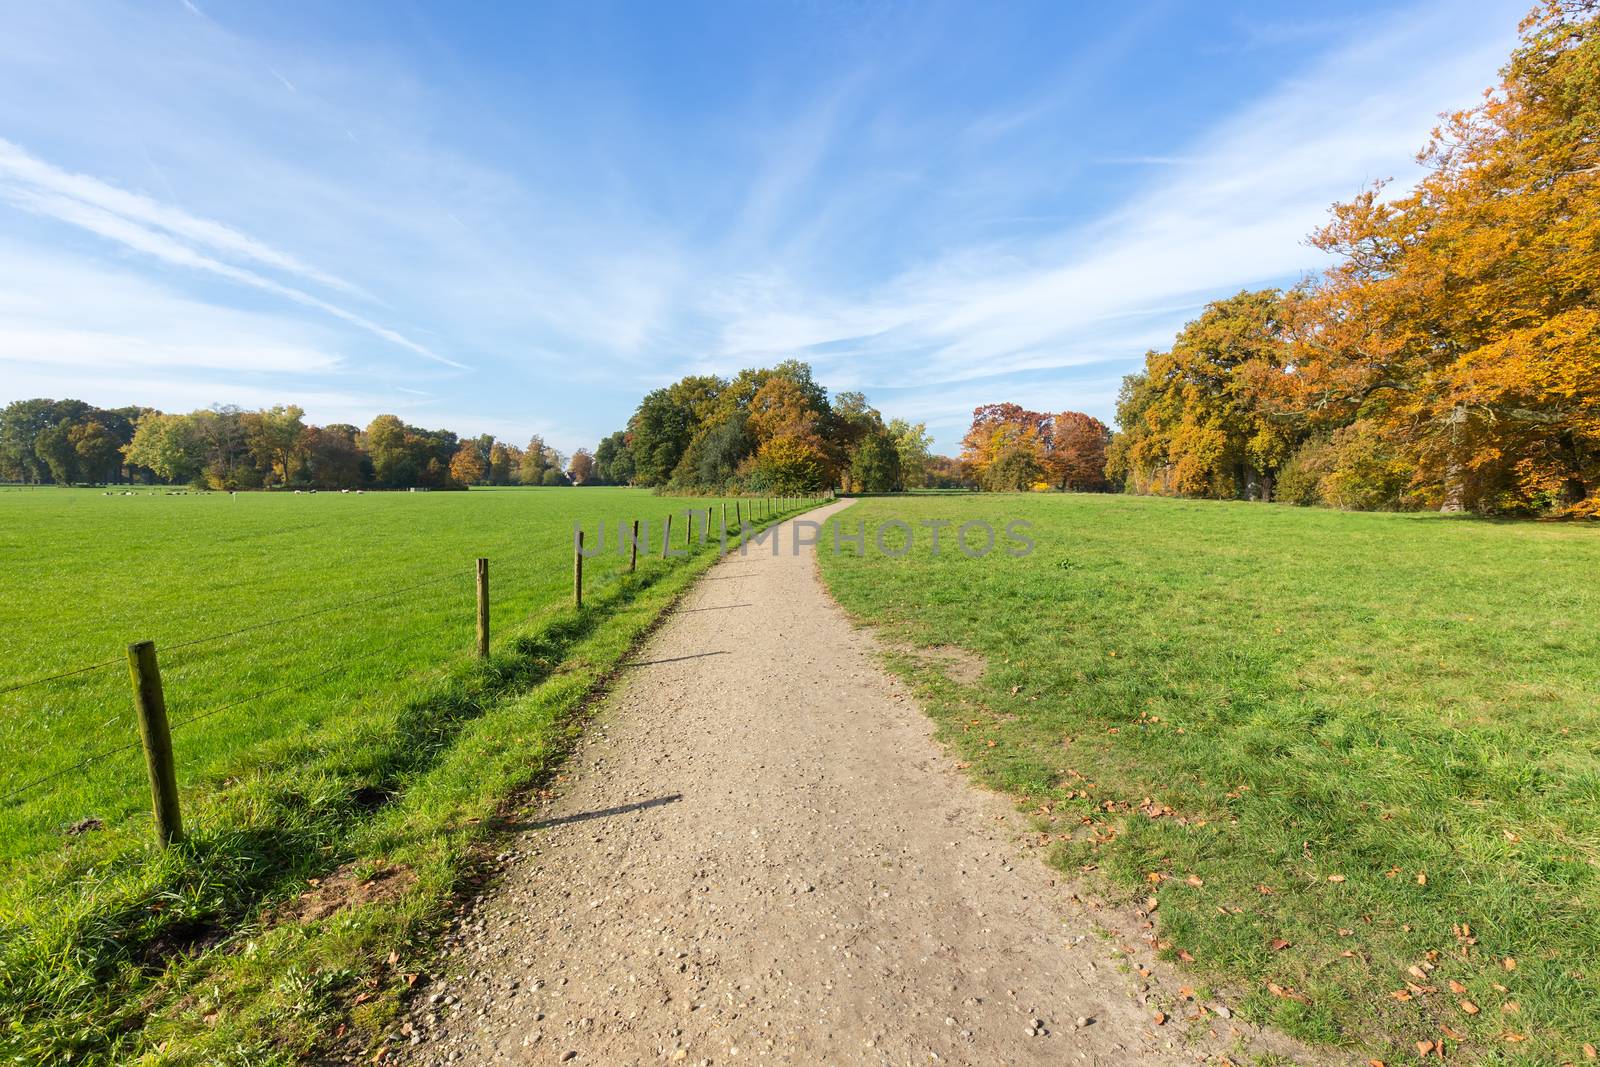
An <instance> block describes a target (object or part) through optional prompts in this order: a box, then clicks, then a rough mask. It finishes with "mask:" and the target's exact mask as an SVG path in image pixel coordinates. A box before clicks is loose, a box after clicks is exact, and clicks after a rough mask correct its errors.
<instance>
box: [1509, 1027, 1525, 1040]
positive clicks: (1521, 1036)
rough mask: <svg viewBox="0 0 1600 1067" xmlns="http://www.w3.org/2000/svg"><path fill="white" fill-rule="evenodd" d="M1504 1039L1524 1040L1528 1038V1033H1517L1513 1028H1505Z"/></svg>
mask: <svg viewBox="0 0 1600 1067" xmlns="http://www.w3.org/2000/svg"><path fill="white" fill-rule="evenodd" d="M1506 1040H1507V1041H1526V1040H1528V1035H1527V1034H1519V1033H1517V1032H1516V1031H1515V1030H1507V1031H1506Z"/></svg>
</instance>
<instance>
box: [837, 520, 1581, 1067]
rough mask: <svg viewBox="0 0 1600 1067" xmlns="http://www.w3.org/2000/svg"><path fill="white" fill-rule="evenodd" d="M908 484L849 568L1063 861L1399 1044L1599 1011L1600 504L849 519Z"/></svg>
mask: <svg viewBox="0 0 1600 1067" xmlns="http://www.w3.org/2000/svg"><path fill="white" fill-rule="evenodd" d="M891 518H897V519H901V520H904V521H906V522H909V523H910V524H912V526H913V527H914V528H915V529H916V534H917V544H916V547H915V550H914V551H913V552H912V553H911V554H910V555H908V556H907V557H906V558H904V559H893V558H889V557H887V556H884V555H881V554H879V553H877V552H870V553H869V554H867V555H866V556H864V557H857V556H856V555H855V554H854V553H853V552H852V550H851V548H850V546H849V544H848V542H843V544H844V553H843V554H841V555H837V556H836V555H834V554H832V552H831V551H824V552H823V554H822V569H823V573H824V575H825V576H826V578H827V579H828V581H829V583H830V584H831V586H832V588H833V590H834V592H835V593H836V595H837V596H838V598H839V599H840V600H841V602H842V603H843V604H844V605H845V606H846V607H847V608H848V609H849V610H851V611H852V612H853V613H854V614H856V615H857V616H858V617H860V618H862V619H865V620H868V621H870V622H872V623H875V624H877V625H878V626H880V627H881V628H882V629H883V630H884V632H885V633H886V635H887V636H888V637H890V638H891V639H893V640H894V641H895V642H897V643H898V644H899V645H901V646H902V647H905V648H907V649H910V650H911V651H907V652H904V653H899V654H894V655H891V657H890V658H891V662H892V664H893V665H894V666H895V667H896V669H898V670H900V671H902V672H903V673H905V674H906V675H907V676H908V677H909V678H911V679H912V680H913V681H914V682H915V683H916V684H917V685H918V687H919V689H920V691H921V692H922V694H923V696H924V697H925V698H926V700H927V702H928V704H929V706H930V708H931V710H932V713H933V715H934V716H935V718H936V720H937V724H938V730H939V733H940V735H941V737H942V738H943V739H944V740H945V741H946V742H948V743H949V744H951V745H952V746H954V748H955V749H956V750H957V751H958V752H960V753H961V755H962V758H963V759H965V760H968V761H970V763H971V771H972V773H973V774H975V775H977V776H978V777H979V778H980V779H981V780H982V781H984V782H985V783H987V784H989V785H991V786H994V787H997V788H1000V789H1002V790H1006V791H1009V792H1011V793H1013V794H1015V795H1016V796H1017V797H1018V800H1019V803H1020V804H1021V805H1023V806H1024V807H1025V808H1026V809H1027V810H1029V811H1033V812H1036V813H1038V815H1037V818H1038V822H1039V825H1040V828H1041V831H1042V832H1043V833H1044V834H1047V835H1049V839H1050V841H1051V842H1052V844H1051V846H1050V849H1051V851H1050V855H1051V858H1052V860H1053V862H1055V863H1057V864H1058V865H1059V866H1061V867H1062V868H1063V869H1064V870H1068V871H1074V872H1076V871H1080V870H1081V871H1085V872H1088V876H1089V877H1091V878H1096V879H1103V880H1106V881H1105V883H1104V884H1106V885H1108V886H1109V887H1112V888H1114V890H1115V891H1118V892H1120V893H1121V894H1123V895H1124V896H1125V898H1126V899H1129V900H1138V901H1143V900H1144V899H1145V898H1146V897H1148V896H1155V897H1157V899H1158V901H1159V907H1158V909H1157V910H1156V912H1155V913H1154V919H1155V921H1156V924H1157V935H1156V936H1157V938H1158V942H1159V944H1158V947H1159V948H1160V949H1161V950H1162V951H1163V952H1164V953H1165V954H1166V955H1167V956H1169V957H1176V958H1179V959H1181V960H1183V961H1184V965H1185V966H1186V967H1189V968H1190V969H1191V971H1192V972H1193V973H1194V974H1195V976H1196V979H1197V982H1206V983H1215V984H1217V985H1218V986H1220V987H1224V988H1231V989H1232V990H1233V991H1234V993H1235V995H1236V996H1238V997H1241V998H1242V1000H1241V1001H1239V1003H1240V1010H1242V1012H1243V1013H1244V1014H1245V1015H1247V1016H1249V1017H1252V1018H1255V1019H1258V1020H1262V1021H1265V1022H1270V1023H1273V1024H1276V1025H1278V1026H1280V1027H1282V1028H1284V1029H1285V1030H1287V1031H1289V1032H1291V1033H1293V1034H1296V1035H1298V1036H1301V1037H1304V1038H1308V1039H1310V1040H1313V1041H1318V1042H1328V1043H1335V1044H1340V1045H1344V1046H1347V1047H1352V1048H1358V1049H1361V1050H1363V1051H1364V1052H1366V1053H1367V1054H1368V1055H1378V1056H1387V1057H1390V1058H1391V1062H1393V1058H1395V1057H1397V1056H1402V1055H1403V1056H1407V1057H1409V1056H1412V1055H1415V1051H1414V1049H1413V1048H1412V1042H1414V1041H1417V1040H1438V1039H1440V1038H1441V1037H1442V1036H1443V1037H1444V1039H1445V1042H1446V1046H1447V1048H1448V1049H1449V1050H1450V1054H1451V1056H1452V1057H1454V1058H1460V1059H1464V1060H1468V1061H1472V1060H1476V1061H1481V1062H1504V1063H1519V1064H1520V1063H1527V1064H1533V1063H1558V1062H1583V1061H1584V1059H1585V1052H1584V1050H1583V1045H1584V1043H1586V1042H1592V1043H1595V1044H1600V1007H1597V1006H1600V530H1597V529H1595V528H1593V526H1592V525H1591V526H1584V527H1580V526H1575V525H1533V524H1509V523H1488V522H1480V521H1474V520H1458V519H1445V518H1440V517H1438V516H1431V515H1357V514H1341V513H1337V512H1331V511H1321V510H1300V509H1294V508H1287V507H1281V508H1280V507H1266V506H1261V505H1251V504H1228V503H1213V502H1184V501H1172V500H1160V499H1139V498H1127V497H1097V496H1046V497H1041V496H985V497H981V498H949V499H926V498H909V497H908V498H901V499H874V500H866V501H861V502H859V503H857V504H855V505H854V506H853V507H851V508H850V509H849V510H848V511H846V512H845V513H844V514H843V516H841V518H840V519H839V520H836V521H840V522H844V523H846V524H847V526H848V527H849V528H852V529H853V527H854V524H855V523H856V522H857V521H858V520H863V519H864V520H866V522H867V528H868V530H869V538H870V537H871V533H870V531H872V530H874V529H875V528H876V526H877V524H879V523H880V522H883V521H886V520H888V519H891ZM935 518H942V519H950V520H954V521H955V522H956V523H960V522H965V521H970V520H976V519H982V520H986V521H988V522H990V523H993V524H994V525H995V526H996V527H1003V525H1004V524H1005V523H1006V522H1008V521H1010V520H1012V519H1023V520H1027V521H1029V522H1031V523H1032V524H1033V528H1032V531H1031V536H1032V537H1033V538H1034V540H1035V541H1036V543H1037V547H1036V548H1035V550H1034V551H1033V553H1032V554H1031V555H1029V556H1027V557H1026V558H1021V559H1017V558H1010V557H1008V556H1006V555H1004V554H1003V553H1002V552H998V551H997V552H996V553H994V554H993V555H991V556H989V557H987V558H985V559H981V560H977V559H969V558H966V557H965V556H963V555H961V554H960V553H959V552H953V551H950V550H949V547H948V546H949V543H950V541H949V538H950V537H951V535H952V532H953V530H954V527H952V528H951V529H950V530H947V531H946V532H945V535H944V536H945V550H944V551H943V552H942V554H941V555H940V556H939V557H938V558H934V557H933V556H932V554H931V552H930V551H929V532H928V531H927V530H926V529H925V528H922V527H921V526H920V525H919V523H920V522H921V521H922V520H926V519H935ZM896 536H897V533H896V532H895V531H894V530H892V529H891V530H890V531H889V532H888V538H889V543H890V544H891V547H892V545H893V544H894V538H895V537H896ZM824 543H825V544H826V541H825V542H824ZM974 543H975V544H976V543H978V540H977V539H976V538H975V540H974ZM869 544H870V541H869ZM939 645H956V646H961V647H964V648H966V649H968V650H971V651H972V652H975V653H977V654H978V655H980V656H981V657H982V658H983V659H984V661H986V663H987V671H986V673H985V674H984V675H983V677H982V678H981V680H977V681H972V682H967V683H963V682H958V681H955V680H952V678H951V677H950V674H951V673H954V672H946V671H945V670H943V669H941V668H940V666H939V663H940V657H938V656H930V655H927V654H919V653H918V652H917V651H915V650H916V649H919V648H927V647H930V646H939ZM1190 879H1196V880H1198V883H1199V884H1195V883H1193V882H1191V881H1190ZM1280 942H1287V943H1288V944H1287V945H1286V946H1284V945H1281V944H1280ZM1507 959H1510V960H1513V961H1514V969H1508V965H1507V964H1506V963H1505V961H1506V960H1507ZM1413 967H1415V968H1417V969H1418V970H1417V971H1416V972H1412V971H1410V968H1413ZM1418 973H1420V974H1422V975H1423V977H1420V978H1419V977H1418ZM1268 983H1271V986H1269V985H1268ZM1408 983H1409V985H1408ZM1452 983H1456V986H1455V987H1453V986H1452ZM1271 987H1276V989H1277V990H1278V992H1275V991H1274V990H1273V988H1271ZM1411 987H1415V988H1411ZM1457 987H1459V988H1461V989H1463V990H1464V991H1463V992H1455V991H1453V989H1454V988H1457ZM1401 991H1404V992H1405V993H1406V994H1407V996H1408V997H1409V999H1397V998H1395V997H1394V996H1392V994H1394V993H1396V992H1401ZM1462 1001H1469V1002H1471V1003H1472V1004H1473V1005H1474V1006H1476V1007H1478V1008H1479V1009H1480V1010H1479V1011H1478V1012H1477V1013H1476V1014H1472V1013H1469V1012H1468V1011H1467V1010H1465V1009H1463V1008H1462V1007H1461V1002H1462ZM1444 1027H1448V1028H1449V1029H1450V1030H1451V1031H1453V1032H1455V1033H1457V1034H1459V1035H1461V1038H1460V1039H1459V1040H1458V1039H1456V1038H1451V1037H1448V1036H1446V1035H1445V1031H1444V1029H1443V1028H1444ZM1518 1038H1521V1039H1522V1040H1518Z"/></svg>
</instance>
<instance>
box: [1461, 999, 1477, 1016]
mask: <svg viewBox="0 0 1600 1067" xmlns="http://www.w3.org/2000/svg"><path fill="white" fill-rule="evenodd" d="M1461 1010H1462V1011H1464V1012H1466V1013H1467V1014H1468V1015H1476V1014H1478V1006H1477V1005H1476V1004H1474V1003H1472V1001H1470V1000H1463V1001H1462V1002H1461Z"/></svg>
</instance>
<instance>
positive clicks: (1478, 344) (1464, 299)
mask: <svg viewBox="0 0 1600 1067" xmlns="http://www.w3.org/2000/svg"><path fill="white" fill-rule="evenodd" d="M1521 35H1522V36H1521V41H1520V43H1519V45H1518V46H1517V48H1516V49H1515V50H1514V51H1513V53H1512V56H1511V59H1510V61H1509V62H1508V63H1507V65H1506V66H1505V67H1504V68H1503V69H1502V71H1501V80H1500V83H1499V86H1498V88H1497V89H1495V90H1493V91H1491V92H1489V93H1488V94H1486V96H1485V99H1484V101H1483V102H1482V103H1481V104H1479V105H1478V106H1476V107H1473V108H1470V109H1467V110H1464V111H1460V112H1457V113H1455V114H1452V115H1449V116H1446V117H1445V119H1444V121H1443V123H1442V125H1441V126H1440V127H1439V129H1437V130H1436V131H1435V132H1434V134H1433V136H1432V138H1431V140H1430V142H1429V144H1428V145H1427V146H1426V148H1424V150H1423V151H1422V152H1421V154H1420V155H1419V157H1418V158H1419V160H1420V161H1421V162H1422V163H1424V164H1425V165H1426V166H1427V168H1428V171H1427V173H1426V175H1425V176H1424V178H1423V179H1422V181H1421V182H1420V183H1419V184H1418V185H1417V187H1416V188H1415V189H1414V190H1413V191H1411V192H1409V193H1407V194H1405V195H1402V196H1393V197H1391V196H1389V195H1387V194H1386V193H1385V191H1384V188H1383V186H1382V184H1381V183H1380V184H1378V185H1375V186H1373V187H1371V188H1369V189H1367V190H1365V191H1364V192H1362V193H1361V194H1360V195H1359V196H1357V197H1356V198H1355V199H1354V200H1352V201H1351V202H1349V203H1342V204H1337V205H1335V206H1334V207H1333V209H1332V212H1331V217H1330V220H1329V222H1328V223H1327V225H1326V226H1324V227H1323V228H1322V229H1320V230H1318V231H1317V232H1316V233H1315V234H1314V235H1313V236H1312V243H1313V244H1314V245H1315V246H1316V247H1318V248H1321V249H1323V250H1325V251H1328V252H1332V253H1334V254H1336V255H1337V256H1338V257H1339V259H1338V262H1337V263H1336V264H1335V265H1334V266H1333V267H1331V268H1330V269H1328V270H1327V271H1326V272H1324V273H1323V274H1321V275H1320V276H1317V277H1313V278H1309V279H1306V280H1305V281H1303V282H1302V283H1301V284H1299V285H1298V286H1295V287H1294V288H1292V289H1290V290H1289V291H1287V292H1280V291H1278V290H1275V289H1264V290H1259V291H1255V292H1241V293H1239V294H1238V295H1236V296H1233V297H1230V298H1228V299H1226V300H1218V301H1215V302H1214V303H1211V304H1209V305H1207V306H1206V308H1205V309H1204V311H1203V313H1202V314H1201V315H1200V316H1199V318H1197V319H1196V320H1195V321H1193V322H1191V323H1189V324H1188V325H1187V326H1186V327H1184V329H1183V330H1182V332H1180V333H1179V334H1178V336H1177V338H1176V340H1175V342H1174V344H1173V345H1172V347H1171V348H1170V349H1168V350H1167V351H1164V352H1151V353H1149V354H1148V355H1147V356H1146V358H1145V367H1144V371H1143V372H1142V373H1140V374H1135V375H1132V376H1130V377H1128V378H1126V379H1125V380H1124V382H1123V386H1122V392H1121V396H1120V398H1119V401H1118V405H1117V422H1118V425H1119V427H1120V432H1119V433H1117V434H1116V435H1115V437H1114V438H1113V439H1112V440H1111V442H1110V448H1109V455H1108V469H1107V473H1108V476H1109V478H1110V479H1111V480H1112V481H1113V482H1115V483H1117V484H1120V485H1123V486H1125V487H1126V488H1127V489H1129V490H1131V491H1134V492H1142V493H1165V494H1175V495H1184V496H1198V497H1215V498H1224V499H1233V498H1249V499H1258V500H1278V501H1283V502H1287V503H1295V504H1327V505H1332V506H1336V507H1342V508H1354V509H1414V508H1438V509H1441V510H1445V511H1460V510H1469V509H1470V510H1474V511H1478V512H1483V513H1490V514H1529V515H1538V514H1543V515H1571V516H1597V515H1600V491H1597V490H1600V291H1597V283H1600V4H1596V3H1595V2H1594V0H1570V2H1566V0H1562V2H1554V3H1550V4H1548V5H1547V6H1544V7H1541V8H1539V9H1537V10H1536V11H1535V12H1534V14H1532V15H1530V16H1529V17H1528V18H1527V19H1526V20H1524V22H1523V24H1522V26H1521Z"/></svg>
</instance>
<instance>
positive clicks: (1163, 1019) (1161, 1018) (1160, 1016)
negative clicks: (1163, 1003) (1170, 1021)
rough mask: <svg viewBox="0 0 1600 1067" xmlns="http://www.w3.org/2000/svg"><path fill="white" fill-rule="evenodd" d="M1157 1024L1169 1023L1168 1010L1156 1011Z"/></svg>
mask: <svg viewBox="0 0 1600 1067" xmlns="http://www.w3.org/2000/svg"><path fill="white" fill-rule="evenodd" d="M1156 1025H1157V1026H1165V1025H1167V1013H1166V1012H1164V1011H1158V1012H1156Z"/></svg>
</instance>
